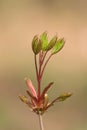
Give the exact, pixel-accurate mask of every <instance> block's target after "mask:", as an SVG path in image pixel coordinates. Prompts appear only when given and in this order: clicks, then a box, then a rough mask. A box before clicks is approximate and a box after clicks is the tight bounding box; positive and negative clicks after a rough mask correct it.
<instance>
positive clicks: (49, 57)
mask: <svg viewBox="0 0 87 130" xmlns="http://www.w3.org/2000/svg"><path fill="white" fill-rule="evenodd" d="M51 56H52V54H51V55H50V56H49V57H48V59H47V60H46V62H45V64H44V66H43V69H42V72H41V78H42V76H43V72H44V70H45V67H46V65H47V63H48V61H49V60H50V58H51Z"/></svg>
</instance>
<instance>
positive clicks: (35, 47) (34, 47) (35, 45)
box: [32, 35, 42, 55]
mask: <svg viewBox="0 0 87 130" xmlns="http://www.w3.org/2000/svg"><path fill="white" fill-rule="evenodd" d="M41 46H42V43H41V40H39V39H38V37H37V35H36V36H34V38H33V40H32V50H33V52H34V54H35V55H37V54H38V53H39V52H40V50H41Z"/></svg>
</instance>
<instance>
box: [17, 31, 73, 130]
mask: <svg viewBox="0 0 87 130" xmlns="http://www.w3.org/2000/svg"><path fill="white" fill-rule="evenodd" d="M64 44H65V40H64V38H60V39H58V37H57V36H56V35H55V36H54V37H52V39H51V40H50V41H49V40H48V36H47V32H44V33H42V34H41V35H40V36H39V37H38V36H37V35H35V36H34V38H33V40H32V50H33V53H34V62H35V70H36V77H37V90H36V89H35V87H34V85H33V83H32V81H31V80H30V79H28V78H26V79H25V82H26V85H27V86H28V90H26V92H27V96H22V95H19V98H20V99H21V101H23V102H24V103H25V104H27V105H28V106H29V108H30V110H32V111H33V112H35V113H36V114H38V115H39V121H40V129H41V130H44V128H43V122H42V116H41V115H43V114H44V113H45V112H46V111H47V110H48V108H49V107H51V106H53V105H54V103H55V102H62V101H64V100H66V99H67V98H69V97H70V96H71V95H72V93H70V92H67V93H64V94H61V95H60V96H58V97H56V98H55V99H54V100H53V101H49V97H48V94H47V92H48V90H49V89H50V88H51V87H52V85H53V82H50V83H49V84H48V85H47V86H46V87H45V88H44V89H43V91H42V92H41V82H42V78H43V74H44V70H45V68H46V65H47V63H48V62H49V60H50V59H51V57H52V56H54V55H55V54H56V53H58V52H59V51H60V50H61V49H62V48H63V47H64ZM48 52H49V53H50V55H49V56H48V57H47V54H48Z"/></svg>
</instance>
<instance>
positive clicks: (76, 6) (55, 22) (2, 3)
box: [0, 0, 87, 130]
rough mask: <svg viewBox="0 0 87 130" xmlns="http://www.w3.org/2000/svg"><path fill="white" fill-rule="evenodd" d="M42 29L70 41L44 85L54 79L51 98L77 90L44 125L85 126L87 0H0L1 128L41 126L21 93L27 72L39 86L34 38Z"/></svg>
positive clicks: (83, 129) (86, 129)
mask: <svg viewBox="0 0 87 130" xmlns="http://www.w3.org/2000/svg"><path fill="white" fill-rule="evenodd" d="M44 31H48V35H49V38H50V37H52V36H53V35H55V34H57V35H58V37H64V38H65V40H66V44H65V47H64V48H63V50H62V51H61V52H59V54H57V55H55V56H54V57H53V58H52V59H51V61H50V62H49V64H48V66H47V68H46V71H45V74H44V78H43V83H42V84H43V86H42V87H43V88H44V86H45V85H46V84H47V83H48V82H50V81H54V82H55V84H54V87H53V88H52V90H51V91H49V96H50V98H51V99H53V98H54V97H56V96H58V95H60V94H62V93H63V92H67V91H69V92H73V96H72V97H71V98H69V99H67V100H66V101H65V102H63V103H58V104H57V103H56V104H55V105H54V106H53V107H52V108H50V109H49V111H48V112H46V114H45V115H44V116H43V120H44V127H45V130H53V129H54V130H87V67H86V66H87V1H86V0H0V130H39V124H38V117H37V115H35V114H34V113H32V112H31V111H29V108H28V107H27V106H26V105H25V104H23V103H22V102H21V101H20V100H19V98H18V95H19V93H22V94H25V90H26V89H27V86H26V85H25V82H24V78H25V77H29V78H31V79H32V81H33V82H34V85H35V86H36V76H35V70H34V60H33V53H32V49H31V41H32V38H33V36H34V35H35V34H38V35H39V34H41V33H42V32H44Z"/></svg>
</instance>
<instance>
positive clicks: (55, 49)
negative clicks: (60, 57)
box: [52, 38, 65, 55]
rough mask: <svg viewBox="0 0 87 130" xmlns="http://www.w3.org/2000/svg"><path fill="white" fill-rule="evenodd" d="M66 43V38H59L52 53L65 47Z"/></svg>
mask: <svg viewBox="0 0 87 130" xmlns="http://www.w3.org/2000/svg"><path fill="white" fill-rule="evenodd" d="M64 44H65V41H64V38H61V39H59V40H57V42H56V44H55V45H54V47H53V49H52V55H53V54H56V53H57V52H59V51H60V50H61V49H62V48H63V46H64Z"/></svg>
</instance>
